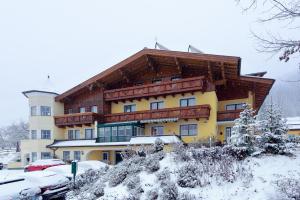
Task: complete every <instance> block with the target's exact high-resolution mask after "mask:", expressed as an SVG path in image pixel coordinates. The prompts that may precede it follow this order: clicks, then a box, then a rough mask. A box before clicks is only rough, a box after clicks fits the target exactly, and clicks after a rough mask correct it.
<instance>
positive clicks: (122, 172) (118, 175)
mask: <svg viewBox="0 0 300 200" xmlns="http://www.w3.org/2000/svg"><path fill="white" fill-rule="evenodd" d="M127 170H128V169H127V168H126V167H125V166H124V165H121V164H119V165H117V166H115V167H114V168H113V169H112V170H110V171H109V185H110V186H116V185H118V184H120V183H122V182H123V181H124V179H125V178H126V176H127V174H128V171H127Z"/></svg>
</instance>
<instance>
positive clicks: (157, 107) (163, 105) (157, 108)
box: [150, 101, 165, 110]
mask: <svg viewBox="0 0 300 200" xmlns="http://www.w3.org/2000/svg"><path fill="white" fill-rule="evenodd" d="M159 103H162V108H159V106H158V105H159ZM153 104H156V108H154V109H153V108H152V105H153ZM163 108H165V102H164V101H152V102H150V110H159V109H163Z"/></svg>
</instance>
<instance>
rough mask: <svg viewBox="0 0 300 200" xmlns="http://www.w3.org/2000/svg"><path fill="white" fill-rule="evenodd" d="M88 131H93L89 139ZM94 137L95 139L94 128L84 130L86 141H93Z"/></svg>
mask: <svg viewBox="0 0 300 200" xmlns="http://www.w3.org/2000/svg"><path fill="white" fill-rule="evenodd" d="M87 130H90V131H91V138H87V137H86V131H87ZM93 137H94V129H93V128H86V129H84V139H86V140H91V139H93Z"/></svg>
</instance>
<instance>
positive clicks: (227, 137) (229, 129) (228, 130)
mask: <svg viewBox="0 0 300 200" xmlns="http://www.w3.org/2000/svg"><path fill="white" fill-rule="evenodd" d="M231 129H232V128H231V127H226V133H225V137H226V143H227V144H229V143H230V138H231Z"/></svg>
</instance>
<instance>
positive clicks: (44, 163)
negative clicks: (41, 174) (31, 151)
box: [24, 159, 65, 172]
mask: <svg viewBox="0 0 300 200" xmlns="http://www.w3.org/2000/svg"><path fill="white" fill-rule="evenodd" d="M58 165H65V163H64V162H63V161H62V160H59V159H43V160H36V161H34V162H32V163H30V164H29V165H27V166H25V167H24V172H32V171H41V170H44V169H47V168H48V167H53V166H58Z"/></svg>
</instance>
